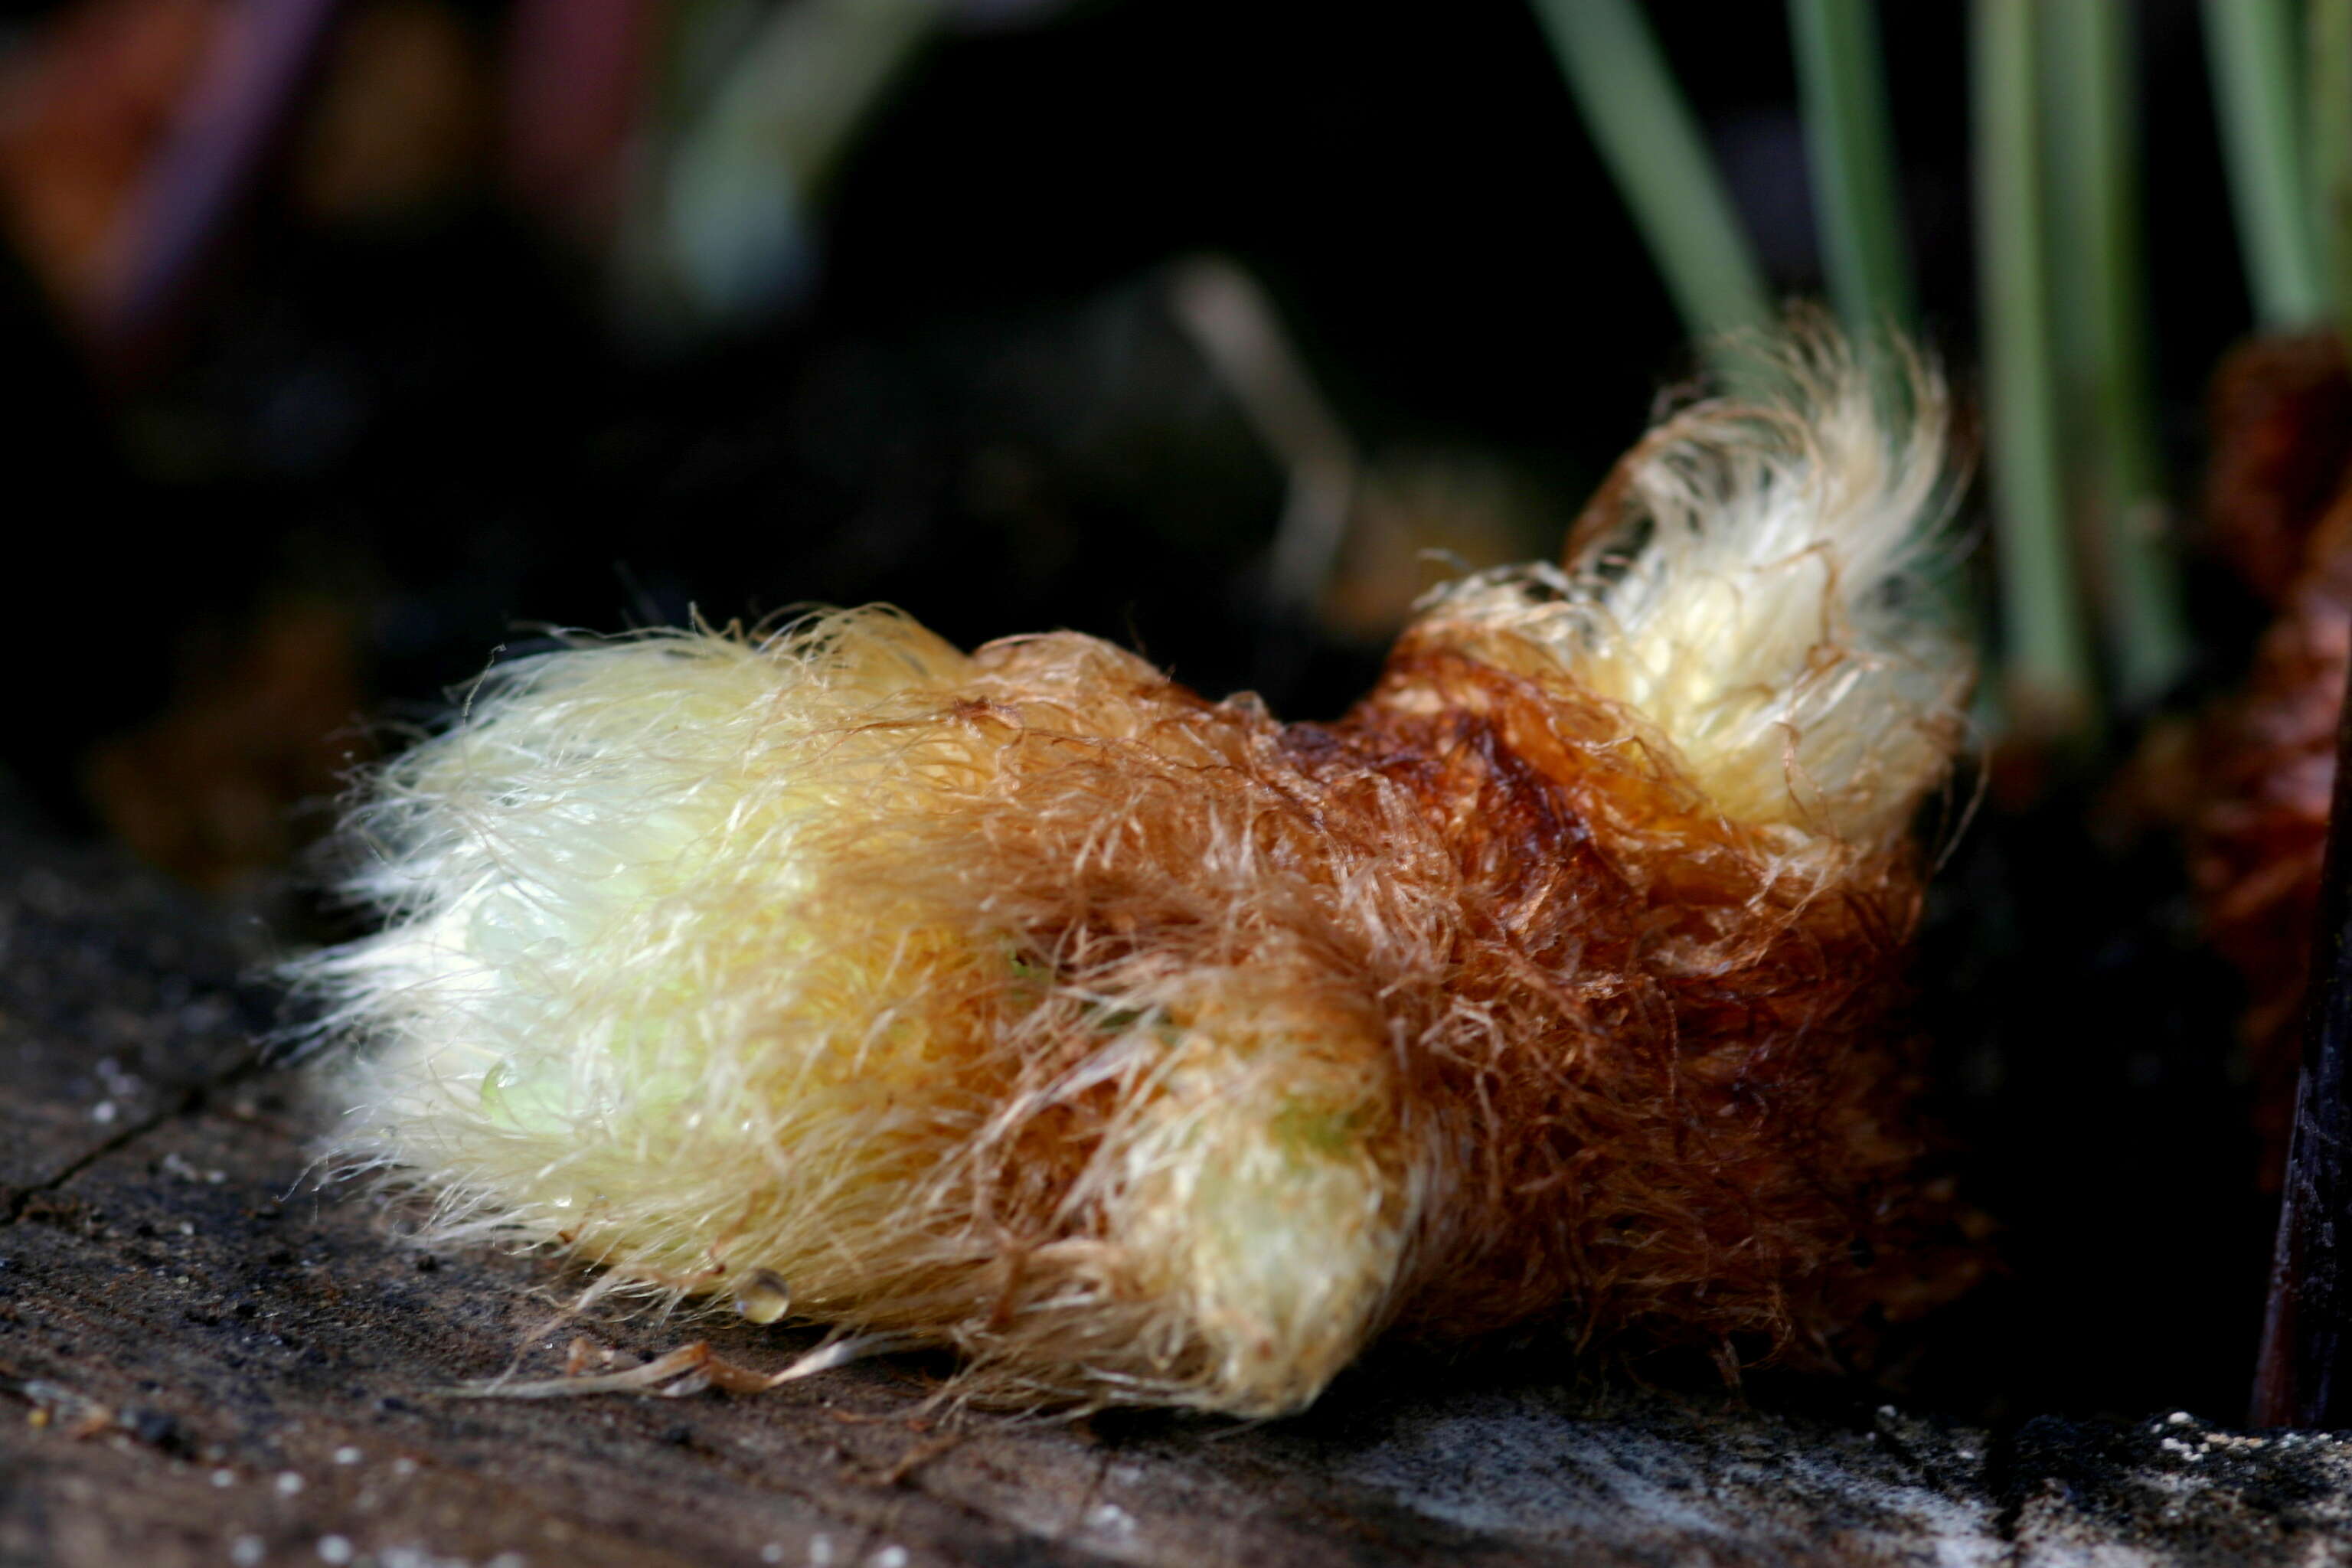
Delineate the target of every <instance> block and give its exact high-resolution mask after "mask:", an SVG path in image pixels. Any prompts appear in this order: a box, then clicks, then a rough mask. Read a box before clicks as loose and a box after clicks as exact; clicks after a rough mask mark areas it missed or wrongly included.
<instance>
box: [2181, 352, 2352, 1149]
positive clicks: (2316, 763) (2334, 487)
mask: <svg viewBox="0 0 2352 1568" xmlns="http://www.w3.org/2000/svg"><path fill="white" fill-rule="evenodd" d="M2211 416H2212V426H2213V438H2214V456H2213V468H2212V477H2211V480H2210V488H2209V490H2208V508H2209V511H2210V519H2211V523H2212V527H2213V531H2214V535H2215V539H2216V542H2217V544H2218V546H2219V547H2220V548H2221V550H2222V551H2223V552H2224V553H2226V554H2227V555H2228V556H2229V557H2230V558H2231V561H2232V563H2234V564H2236V565H2237V566H2238V567H2239V569H2240V570H2241V571H2242V572H2243V573H2244V574H2245V575H2246V578H2247V581H2248V583H2249V584H2250V585H2252V587H2254V588H2255V590H2256V591H2257V592H2259V593H2262V594H2263V595H2264V596H2265V597H2267V598H2270V599H2271V600H2272V601H2273V603H2274V604H2276V605H2277V606H2278V616H2277V618H2276V619H2275V620H2274V621H2273V623H2272V625H2271V626H2270V628H2269V630H2268V631H2267V632H2266V633H2265V634H2264V635H2263V640H2262V642H2261V644H2260V646H2259V647H2258V648H2257V650H2256V652H2255V656H2254V662H2253V666H2252V670H2251V672H2250V674H2249V676H2248V679H2247V682H2246V686H2245V689H2243V691H2242V693H2241V694H2240V695H2239V696H2238V697H2237V698H2236V699H2235V700H2232V701H2231V702H2230V703H2228V704H2226V705H2224V706H2223V707H2222V708H2221V709H2219V710H2216V711H2215V712H2214V713H2213V714H2212V715H2210V717H2209V718H2208V719H2207V721H2206V724H2205V729H2206V734H2207V739H2206V741H2205V742H2204V743H2203V744H2202V745H2201V746H2200V748H2199V753H2200V756H2201V757H2202V758H2203V759H2204V760H2203V762H2202V763H2201V764H2200V777H2199V778H2198V779H2197V781H2196V788H2197V795H2198V805H2197V808H2196V815H2195V817H2194V819H2193V822H2192V829H2191V834H2190V844H2189V857H2190V871H2191V876H2192V878H2193V879H2194V881H2195V883H2196V886H2197V889H2198V892H2199V895H2200V900H2202V902H2203V904H2204V908H2205V915H2206V922H2207V928H2208V930H2209V931H2210V933H2211V937H2212V941H2213V943H2214V945H2215V947H2216V948H2218V949H2219V950H2220V951H2221V952H2222V954H2223V955H2224V956H2226V957H2227V958H2228V959H2229V960H2230V961H2231V963H2233V964H2235V965H2236V966H2237V968H2238V969H2239V971H2240V972H2241V973H2242V974H2243V975H2244V976H2245V979H2246V985H2247V991H2248V1002H2247V1007H2246V1012H2245V1016H2244V1017H2243V1019H2242V1023H2241V1034H2242V1039H2243V1040H2244V1043H2245V1046H2246V1049H2247V1053H2248V1058H2249V1059H2250V1061H2251V1063H2252V1068H2253V1072H2254V1077H2255V1100H2256V1107H2255V1120H2256V1125H2257V1130H2258V1131H2260V1133H2261V1135H2262V1138H2263V1179H2264V1182H2265V1184H2266V1185H2273V1186H2274V1185H2275V1184H2276V1183H2277V1181H2278V1176H2279V1172H2280V1170H2281V1168H2282V1165H2283V1163H2284V1158H2285V1153H2286V1135H2287V1129H2288V1125H2289V1122H2290V1120H2291V1118H2292V1115H2293V1111H2294V1084H2295V1075H2296V1071H2297V1068H2298V1065H2299V1062H2300V1059H2301V1028H2300V1024H2301V1019H2302V1014H2303V999H2304V992H2305V986H2306V984H2307V982H2308V971H2309V964H2310V956H2311V952H2310V948H2311V931H2312V922H2313V920H2314V918H2315V912H2316V910H2317V904H2318V896H2319V874H2320V861H2321V858H2322V856H2323V854H2324V853H2325V851H2326V842H2327V817H2328V809H2329V805H2328V803H2329V798H2330V795H2331V792H2332V790H2333V788H2334V783H2335V776H2336V717H2337V714H2338V712H2339V710H2340V709H2341V707H2342V703H2343V692H2344V689H2345V676H2346V663H2347V657H2352V489H2347V487H2346V485H2345V479H2346V464H2347V458H2352V382H2347V379H2346V377H2345V369H2344V360H2343V355H2342V353H2341V351H2340V350H2339V349H2338V348H2337V347H2336V342H2335V339H2334V336H2333V335H2332V334H2326V335H2322V336H2316V337H2311V338H2291V339H2275V340H2263V341H2260V342H2253V343H2250V344H2248V345H2246V346H2245V347H2243V348H2241V349H2240V350H2238V351H2237V352H2236V353H2233V354H2232V355H2231V358H2230V359H2229V360H2228V361H2227V362H2226V363H2224V365H2223V366H2222V368H2221V372H2220V373H2219V374H2217V375H2216V377H2215V380H2214V388H2213V397H2212V402H2211Z"/></svg>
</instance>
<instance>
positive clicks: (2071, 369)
mask: <svg viewBox="0 0 2352 1568" xmlns="http://www.w3.org/2000/svg"><path fill="white" fill-rule="evenodd" d="M2133 16H2134V12H2133V11H2132V10H2131V9H2130V8H2128V7H2126V6H2122V5H2115V4H2113V0H2042V11H2041V26H2042V45H2043V48H2042V85H2043V87H2044V88H2045V89H2047V92H2046V95H2045V97H2044V100H2043V104H2044V109H2045V110H2046V113H2047V116H2048V119H2047V122H2046V124H2045V126H2044V142H2043V145H2044V146H2045V148H2046V149H2047V150H2048V153H2049V166H2048V167H2049V176H2050V185H2049V193H2048V195H2049V199H2048V201H2047V203H2046V210H2047V212H2048V213H2049V216H2050V223H2051V226H2052V233H2051V236H2050V237H2051V238H2052V240H2053V241H2054V243H2053V245H2052V246H2051V247H2050V250H2049V258H2050V266H2051V276H2052V282H2053V300H2054V302H2055V303H2056V305H2057V311H2056V316H2057V327H2058V338H2057V342H2058V345H2059V349H2060V356H2059V357H2060V363H2061V366H2062V377H2063V388H2064V392H2063V397H2062V399H2061V405H2062V415H2063V413H2064V412H2066V411H2071V412H2072V414H2073V417H2072V418H2070V419H2068V420H2067V426H2066V433H2067V436H2068V437H2069V439H2068V440H2067V442H2066V443H2065V445H2066V449H2067V450H2068V451H2069V452H2071V453H2073V454H2075V458H2074V462H2073V464H2072V465H2071V469H2072V471H2071V472H2070V473H2069V474H2068V476H2067V477H2068V479H2069V481H2070V482H2069V483H2068V485H2067V490H2068V494H2069V496H2070V498H2071V500H2072V501H2073V503H2074V512H2075V515H2076V517H2077V519H2078V520H2079V522H2078V527H2077V529H2076V537H2077V539H2078V540H2079V541H2080V542H2081V543H2082V546H2083V554H2084V558H2085V559H2086V560H2087V561H2088V562H2089V563H2090V566H2091V578H2092V583H2091V587H2092V590H2093V595H2094V597H2095V600H2096V602H2097V605H2098V608H2099V615H2100V624H2101V629H2102V631H2103V633H2104V641H2105V646H2106V649H2107V657H2108V661H2109V664H2110V667H2111V668H2112V670H2113V672H2114V676H2115V681H2116V689H2117V694H2118V696H2119V697H2120V698H2121V699H2122V700H2123V701H2124V703H2125V704H2126V706H2129V707H2135V708H2137V707H2143V706H2145V705H2147V704H2148V703H2151V702H2153V701H2155V700H2157V699H2158V698H2159V697H2161V696H2162V695H2163V693H2164V692H2165V691H2166V690H2168V689H2169V688H2170V687H2171V686H2172V684H2173V683H2174V682H2175V681H2177V680H2178V679H2179V677H2180V674H2181V672H2182V670H2183V669H2185V668H2187V666H2188V662H2189V633H2188V627H2187V624H2186V620H2185V617H2184V615H2183V611H2182V608H2181V598H2180V576H2179V566H2178V563H2177V562H2176V561H2175V559H2174V556H2173V553H2172V551H2171V548H2170V545H2169V542H2168V537H2167V532H2168V531H2167V528H2166V507H2165V496H2166V485H2165V472H2164V462H2163V456H2162V451H2161V448H2160V447H2158V441H2157V435H2156V403H2155V394H2154V391H2153V387H2152V384H2151V382H2150V379H2149V377H2150V371H2149V362H2148V331H2147V326H2148V323H2147V258H2146V255H2145V253H2144V249H2143V246H2142V228H2143V226H2142V222H2141V209H2140V175H2139V158H2138V153H2139V149H2138V126H2137V118H2136V115H2135V111H2134V105H2133V101H2132V93H2131V85H2130V84H2131V81H2132V76H2131V60H2132V44H2131V38H2130V28H2131V26H2132V21H2133Z"/></svg>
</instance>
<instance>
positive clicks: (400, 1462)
mask: <svg viewBox="0 0 2352 1568" xmlns="http://www.w3.org/2000/svg"><path fill="white" fill-rule="evenodd" d="M392 1473H393V1474H394V1475H395V1476H413V1475H415V1473H416V1461H415V1460H414V1459H412V1458H409V1457H408V1456H407V1455H405V1454H403V1455H402V1456H401V1457H400V1458H397V1459H394V1461H393V1462H392Z"/></svg>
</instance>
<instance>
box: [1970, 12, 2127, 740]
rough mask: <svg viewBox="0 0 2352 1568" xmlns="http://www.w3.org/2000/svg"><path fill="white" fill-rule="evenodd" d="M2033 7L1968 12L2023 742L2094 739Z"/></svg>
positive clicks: (1989, 372) (1993, 438)
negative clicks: (2070, 542) (2046, 212)
mask: <svg viewBox="0 0 2352 1568" xmlns="http://www.w3.org/2000/svg"><path fill="white" fill-rule="evenodd" d="M2035 17H2036V10H2035V6H2034V3H2033V0H1975V5H1974V6H1973V8H1972V11H1971V39H1970V43H1971V54H1972V60H1971V66H1972V70H1971V75H1972V78H1973V80H1972V88H1973V91H1974V97H1975V137H1976V149H1975V156H1976V185H1977V231H1978V244H1979V278H1980V280H1981V288H1982V292H1983V304H1982V310H1983V316H1984V331H1983V338H1984V356H1985V381H1986V402H1987V410H1986V423H1987V431H1988V435H1989V437H1990V454H1989V455H1990V461H1991V477H1992V490H1993V512H1994V526H1995V529H1996V531H1997V534H1998V540H1999V544H2000V550H1999V556H1998V560H1999V566H2000V598H2001V631H2002V639H2003V645H2004V647H2003V662H2004V667H2005V675H2006V681H2005V685H2006V686H2007V688H2008V696H2009V699H2010V702H2011V717H2012V720H2013V721H2014V722H2015V723H2016V724H2017V726H2018V727H2019V729H2020V731H2021V735H2022V738H2024V739H2026V740H2028V741H2052V742H2054V741H2065V740H2079V739H2083V738H2084V737H2086V736H2087V735H2088V734H2089V733H2091V732H2093V731H2095V729H2096V727H2097V722H2098V717H2097V716H2098V697H2097V689H2096V687H2095V684H2094V681H2093V679H2092V674H2091V663H2090V658H2089V656H2088V651H2087V648H2086V647H2085V643H2084V636H2083V627H2082V622H2081V616H2080V610H2079V608H2078V605H2077V602H2076V598H2075V593H2074V571H2073V565H2072V563H2071V562H2070V560H2069V558H2068V552H2067V544H2066V535H2065V523H2064V515H2065V503H2064V490H2063V484H2062V482H2061V479H2060V473H2059V467H2058V450H2057V416H2058V407H2057V396H2056V392H2057V389H2056V384H2055V378H2054V376H2053V365H2052V353H2051V340H2050V301H2049V289H2048V280H2047V278H2046V277H2045V275H2044V272H2043V267H2042V258H2043V255H2044V250H2043V235H2042V190H2041V180H2040V163H2041V158H2040V137H2039V127H2038V126H2037V124H2036V121H2037V119H2038V116H2037V114H2036V112H2035V110H2036V104H2035V79H2034V52H2035V51H2034V22H2035Z"/></svg>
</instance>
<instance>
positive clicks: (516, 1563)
mask: <svg viewBox="0 0 2352 1568" xmlns="http://www.w3.org/2000/svg"><path fill="white" fill-rule="evenodd" d="M482 1568H530V1565H529V1564H528V1563H525V1562H524V1561H523V1556H522V1553H521V1552H499V1554H498V1555H497V1556H496V1557H493V1558H491V1559H490V1560H489V1561H488V1563H483V1564H482Z"/></svg>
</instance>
